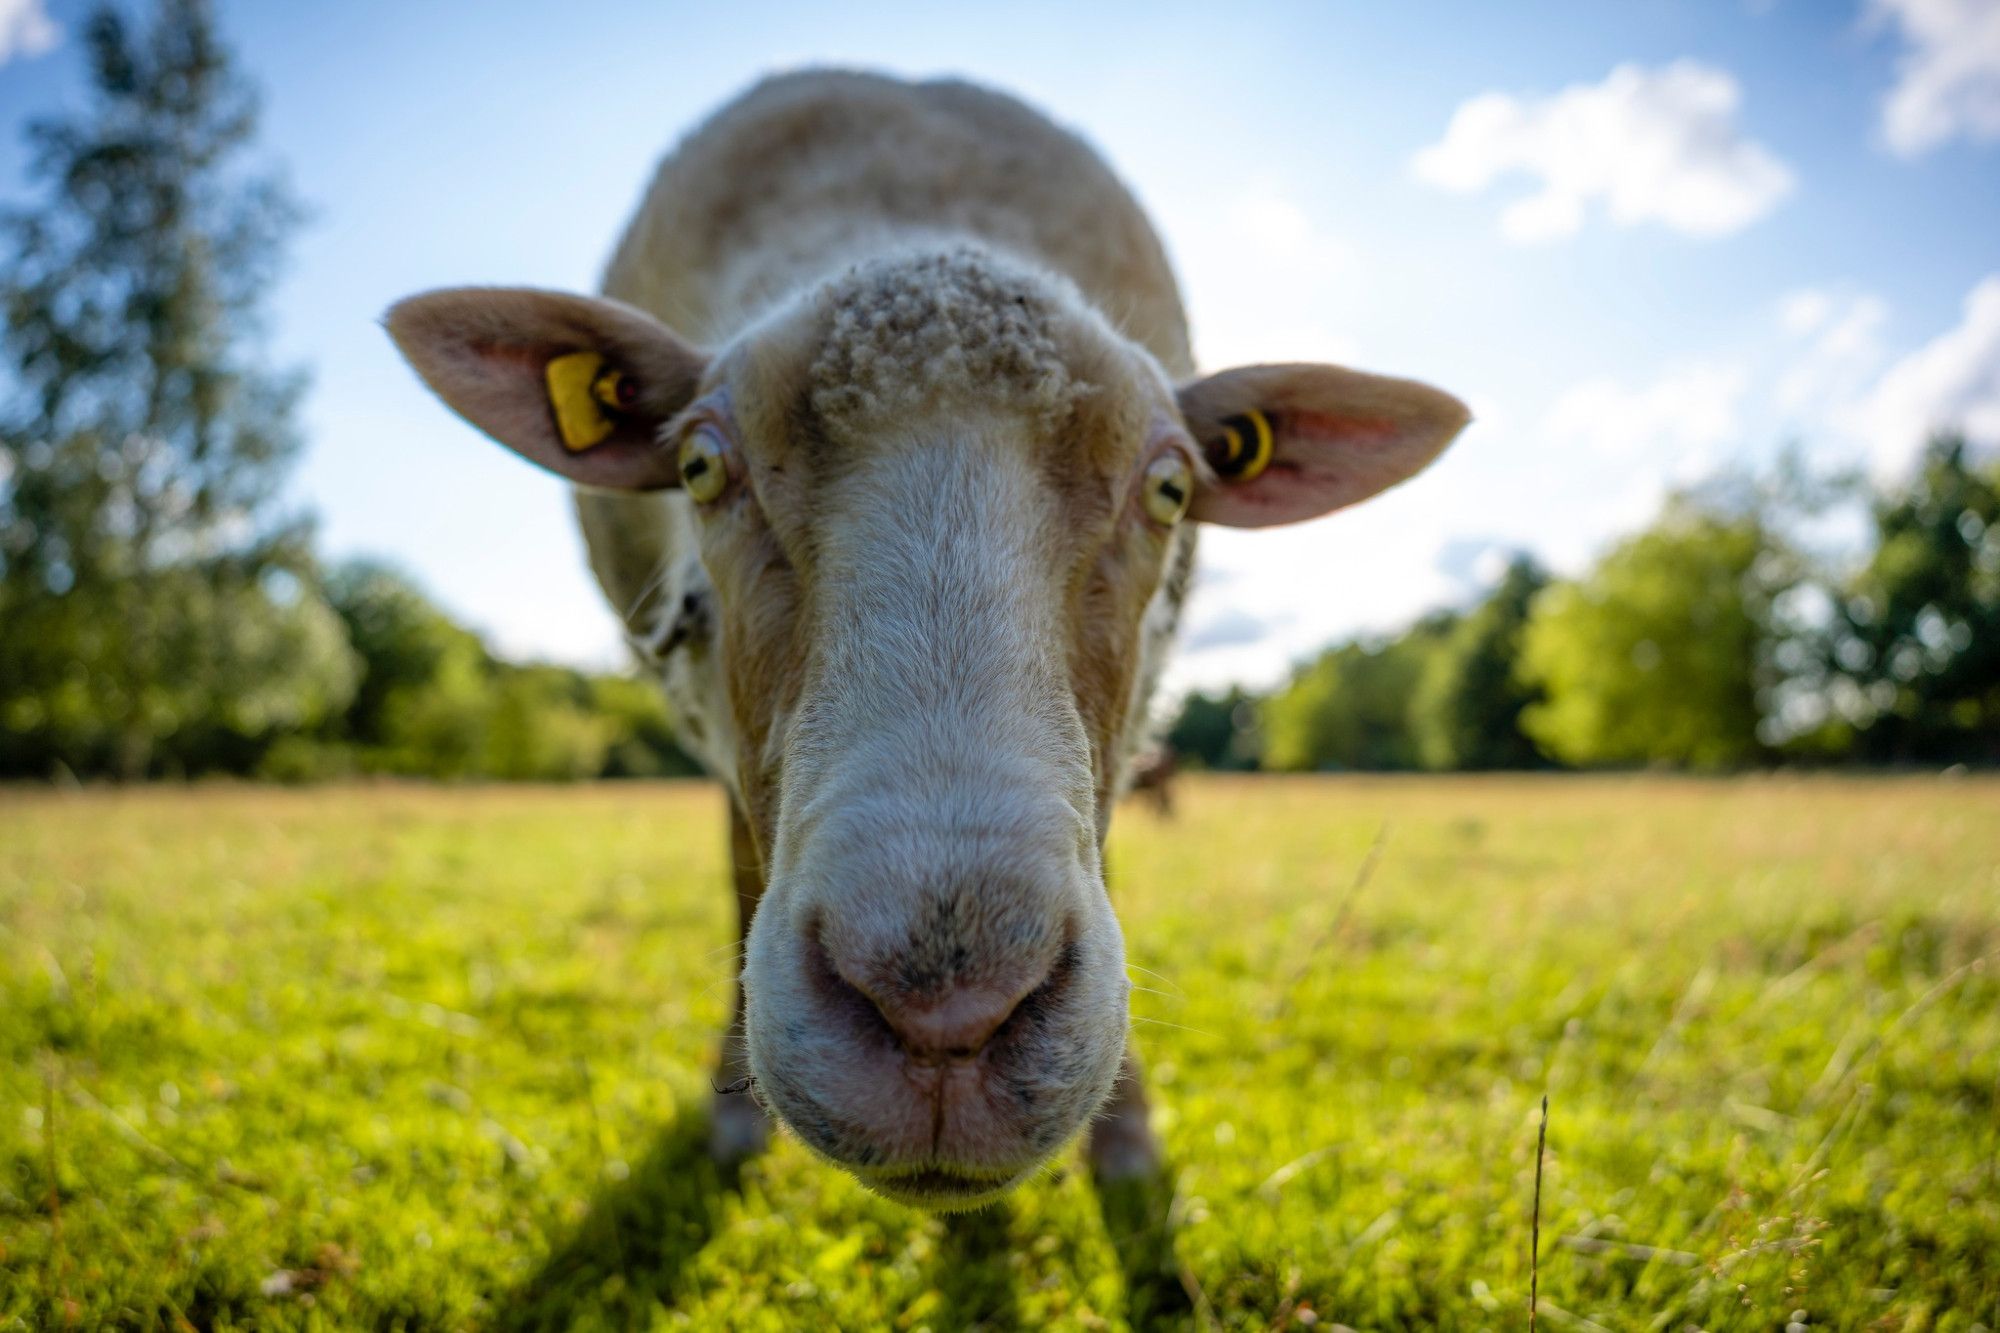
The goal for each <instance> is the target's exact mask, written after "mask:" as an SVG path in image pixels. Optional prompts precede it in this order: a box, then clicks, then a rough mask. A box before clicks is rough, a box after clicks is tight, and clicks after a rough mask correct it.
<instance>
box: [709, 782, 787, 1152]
mask: <svg viewBox="0 0 2000 1333" xmlns="http://www.w3.org/2000/svg"><path fill="white" fill-rule="evenodd" d="M729 855H730V864H731V866H732V871H731V875H732V878H733V880H734V883H735V888H736V959H735V972H736V979H735V987H734V994H733V996H732V998H731V1002H730V1011H729V1030H728V1032H727V1033H725V1034H724V1036H723V1038H722V1055H721V1059H720V1060H718V1061H717V1063H716V1069H715V1087H716V1088H717V1089H718V1091H717V1092H716V1094H715V1098H714V1100H713V1101H712V1102H711V1103H710V1107H709V1118H708V1152H709V1156H710V1157H712V1158H714V1159H715V1161H716V1162H717V1163H719V1164H721V1165H724V1166H728V1165H733V1164H734V1163H737V1162H740V1161H742V1160H743V1159H744V1158H746V1157H754V1156H756V1155H757V1154H758V1153H760V1152H762V1151H764V1148H765V1146H766V1145H767V1144H768V1143H769V1142H770V1140H771V1119H770V1117H769V1116H767V1115H766V1114H765V1113H764V1108H763V1107H762V1106H761V1105H760V1104H759V1103H758V1101H757V1098H756V1095H755V1093H754V1092H753V1091H752V1090H751V1088H750V1087H749V1086H748V1080H749V1077H750V1051H749V1046H748V1043H747V1042H746V1041H745V1040H744V1035H743V945H744V942H745V941H746V940H748V939H749V938H750V917H751V915H752V914H753V913H754V912H755V911H756V910H757V900H758V899H759V898H761V897H763V896H764V867H763V863H762V862H761V861H760V860H759V858H758V856H757V846H756V844H755V843H754V842H753V841H752V840H751V837H750V826H749V824H748V823H747V822H746V821H745V820H744V818H743V815H742V814H741V812H739V811H738V810H737V809H736V807H735V804H734V803H733V802H732V803H731V805H730V808H729Z"/></svg>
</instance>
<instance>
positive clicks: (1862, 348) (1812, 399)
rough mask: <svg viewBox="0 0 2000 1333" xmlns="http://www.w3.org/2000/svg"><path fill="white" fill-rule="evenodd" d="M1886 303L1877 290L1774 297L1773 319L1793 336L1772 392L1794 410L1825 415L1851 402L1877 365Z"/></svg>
mask: <svg viewBox="0 0 2000 1333" xmlns="http://www.w3.org/2000/svg"><path fill="white" fill-rule="evenodd" d="M1888 321H1889V307H1888V304H1887V303H1886V302H1884V301H1883V300H1882V298H1881V297H1879V296H1870V295H1860V296H1840V295H1836V294H1834V293H1831V292H1825V291H1816V290H1806V291H1798V292H1793V293H1791V294H1790V295H1788V296H1786V297H1785V298H1784V299H1782V300H1781V301H1779V302H1778V323H1779V325H1780V326H1781V327H1782V328H1783V329H1784V331H1785V332H1786V333H1788V334H1790V335H1791V336H1792V338H1793V340H1794V347H1793V349H1792V357H1791V362H1790V364H1789V365H1788V366H1787V367H1786V369H1785V370H1784V371H1783V372H1782V373H1781V374H1780V375H1779V376H1778V380H1777V384H1776V387H1775V388H1774V389H1773V393H1772V396H1773V398H1774V400H1775V401H1776V403H1777V405H1778V407H1780V408H1781V409H1783V410H1784V411H1785V412H1787V413H1790V414H1793V415H1794V416H1797V415H1825V414H1826V413H1827V412H1829V411H1831V410H1837V409H1839V408H1840V407H1841V406H1842V405H1843V404H1846V403H1851V402H1852V401H1853V399H1854V397H1855V395H1856V394H1857V393H1858V392H1859V390H1860V386H1862V385H1863V384H1865V383H1866V382H1867V381H1868V380H1869V379H1870V378H1872V377H1873V376H1874V375H1875V373H1876V372H1877V371H1879V370H1880V369H1881V367H1882V362H1883V360H1884V359H1885V356H1886V353H1885V352H1884V350H1883V347H1882V338H1881V333H1882V329H1883V326H1884V325H1886V324H1887V323H1888Z"/></svg>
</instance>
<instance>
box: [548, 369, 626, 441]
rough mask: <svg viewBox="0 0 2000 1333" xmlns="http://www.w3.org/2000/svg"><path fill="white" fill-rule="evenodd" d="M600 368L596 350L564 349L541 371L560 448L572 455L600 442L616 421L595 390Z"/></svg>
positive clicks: (609, 432)
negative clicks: (552, 412) (558, 433)
mask: <svg viewBox="0 0 2000 1333" xmlns="http://www.w3.org/2000/svg"><path fill="white" fill-rule="evenodd" d="M603 370H604V358H603V356H601V355H600V354H598V353H596V352H565V353H564V354H563V355H561V356H558V357H555V358H553V359H552V360H550V362H549V363H548V365H547V366H546V367H544V368H543V370H542V378H543V379H544V380H545V381H547V383H548V386H549V406H550V407H552V408H554V409H555V413H556V429H557V430H558V431H559V432H560V433H561V435H562V442H563V448H565V449H567V450H569V451H570V452H571V453H573V454H577V453H582V452H583V451H584V450H585V449H588V448H590V447H591V446H593V445H598V444H602V443H604V440H605V437H606V436H608V435H610V434H611V430H612V427H613V426H614V425H615V424H616V423H615V422H613V421H612V419H611V417H610V415H609V414H608V413H606V412H605V410H604V407H603V405H602V404H601V403H600V401H599V398H598V395H597V393H596V391H595V386H596V384H597V381H598V379H599V377H600V374H601V373H602V372H603ZM613 373H616V372H613Z"/></svg>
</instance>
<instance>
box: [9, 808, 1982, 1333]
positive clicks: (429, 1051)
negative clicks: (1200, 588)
mask: <svg viewBox="0 0 2000 1333" xmlns="http://www.w3.org/2000/svg"><path fill="white" fill-rule="evenodd" d="M1180 801H1181V813H1180V817H1179V818H1178V819H1177V820H1175V821H1172V822H1162V821H1160V820H1159V819H1158V818H1157V817H1156V816H1154V815H1153V814H1152V813H1151V812H1150V811H1148V810H1145V809H1139V808H1134V809H1130V810H1127V811H1126V812H1124V814H1123V815H1122V816H1121V820H1120V826H1119V828H1118V830H1117V832H1116V833H1115V834H1114V836H1113V840H1112V841H1113V849H1112V865H1113V873H1114V890H1113V892H1114V897H1115V898H1116V899H1117V900H1118V901H1119V904H1120V909H1121V914H1122V916H1123V918H1124V921H1125V923H1126V930H1127V936H1128V940H1129V948H1130V954H1131V959H1132V962H1133V963H1134V964H1135V969H1134V972H1133V976H1134V979H1135V981H1136V982H1137V984H1138V985H1140V986H1141V987H1145V988H1146V989H1144V990H1142V991H1140V992H1139V993H1138V994H1137V995H1136V996H1135V1011H1136V1013H1137V1014H1138V1016H1139V1026H1138V1034H1139V1039H1140V1042H1141V1044H1142V1049H1143V1050H1144V1052H1145V1055H1146V1058H1147V1060H1148V1062H1149V1064H1150V1066H1151V1077H1152V1082H1153V1085H1154V1088H1155V1097H1156V1102H1157V1104H1158V1115H1159V1126H1160V1128H1161V1130H1162V1132H1163V1134H1164V1137H1165V1140H1166V1142H1167V1144H1168V1147H1169V1151H1170V1154H1171V1157H1172V1162H1173V1178H1172V1180H1171V1181H1170V1182H1169V1184H1168V1185H1166V1186H1165V1187H1163V1188H1160V1189H1157V1190H1150V1191H1149V1190H1143V1189H1140V1190H1125V1191H1116V1192H1112V1193H1109V1194H1107V1195H1104V1196H1100V1195H1099V1193H1098V1192H1097V1191H1096V1190H1095V1189H1093V1187H1092V1185H1091V1183H1090V1182H1089V1180H1088V1178H1087V1177H1086V1176H1085V1175H1084V1174H1083V1173H1082V1172H1081V1171H1080V1170H1078V1169H1077V1168H1076V1166H1075V1165H1074V1163H1073V1161H1066V1162H1065V1163H1064V1164H1063V1165H1062V1166H1060V1167H1058V1168H1057V1169H1056V1170H1055V1171H1053V1172H1051V1173H1050V1174H1049V1176H1048V1177H1047V1178H1046V1179H1043V1180H1041V1181H1038V1182H1036V1183H1034V1184H1032V1185H1031V1186H1029V1187H1027V1188H1025V1189H1024V1190H1022V1191H1020V1192H1019V1193H1018V1194H1017V1195H1015V1196H1014V1197H1013V1198H1011V1199H1010V1200H1009V1201H1008V1202H1007V1203H1006V1204H1004V1205H1002V1206H1000V1207H998V1208H995V1209H991V1210H988V1211H986V1212H984V1213H979V1214H973V1215H970V1216H969V1217H966V1218H961V1219H953V1220H950V1221H946V1220H941V1219H937V1218H932V1217H927V1216H923V1215H920V1214H917V1213H913V1212H910V1211H907V1210H905V1209H902V1208H900V1207H898V1206H896V1205H893V1204H890V1203H887V1202H884V1201H882V1200H880V1199H876V1198H874V1197H872V1196H870V1195H868V1194H867V1193H865V1192H864V1191H862V1190H861V1189H860V1188H859V1187H858V1186H856V1185H855V1184H854V1183H853V1182H852V1181H851V1180H849V1179H847V1178H846V1177H844V1176H843V1175H841V1174H840V1173H838V1172H836V1171H834V1170H832V1169H830V1168H828V1167H826V1166H823V1165H821V1164H819V1163H818V1162H815V1161H814V1160H812V1159H811V1158H809V1157H808V1156H807V1155H806V1153H805V1152H804V1151H803V1150H801V1149H800V1148H799V1147H798V1146H797V1145H796V1144H795V1143H790V1142H786V1143H783V1144H781V1146H780V1147H778V1148H777V1149H776V1150H775V1151H774V1152H773V1153H772V1154H770V1155H769V1156H768V1157H766V1158H764V1159H761V1160H759V1161H757V1162H755V1163H753V1164H751V1165H750V1166H748V1167H747V1168H746V1169H744V1170H743V1171H742V1172H741V1174H740V1176H737V1177H734V1178H724V1177H723V1176H722V1175H720V1174H718V1173H717V1172H716V1171H715V1170H714V1169H713V1168H712V1167H710V1166H709V1165H708V1164H707V1162H706V1161H705V1159H704V1158H703V1156H702V1153H701V1146H700V1145H701V1142H702V1134H703V1126H702V1119H703V1115H704V1107H705V1104H706V1099H707V1097H708V1082H707V1071H708V1067H709V1062H710V1060H711V1058H712V1054H713V1051H714V1048H715V1045H716V1034H717V1031H718V1028H719V1026H720V1024H721V1022H722V1021H723V1018H724V1015H725V1012H726V1008H727V999H728V978H729V972H730V951H729V943H730V937H729V933H728V922H727V911H728V901H729V895H728V893H727V892H726V890H725V885H724V880H723V868H722V863H723V842H724V834H723V828H722V817H721V803H720V798H719V797H718V796H717V794H716V793H715V792H714V791H713V790H712V789H710V788H707V787H703V786H696V785H668V786H622V787H598V788H576V789H522V788H495V789H468V790H435V789H424V788H399V787H389V788H374V789H360V790H321V791H263V790H256V789H217V790H146V791H137V792H132V793H124V794H121V793H91V794H85V795H80V796H60V795H54V794H46V795H45V794H28V793H22V792H13V793H6V794H0V1329H6V1328H22V1327H25V1328H61V1327H65V1326H75V1327H85V1328H88V1327H99V1326H106V1325H111V1326H131V1327H194V1328H201V1329H209V1328H218V1329H220V1328H249V1327H279V1328H348V1327H367V1328H381V1329H391V1328H407V1329H418V1328H426V1329H428V1328H462V1327H471V1326H480V1327H485V1326H491V1327H503V1328H535V1327H561V1326H572V1325H573V1326H579V1327H613V1328H616V1327H630V1326H639V1327H646V1326H649V1325H650V1326H657V1327H666V1328H678V1327H693V1328H718V1329H721V1328H727V1329H762V1328H770V1329H776V1328H791V1327H815V1328H845V1329H874V1328H894V1329H903V1330H914V1329H920V1328H930V1329H936V1330H943V1329H955V1328H965V1327H972V1326H984V1327H988V1328H1010V1327H1015V1326H1023V1327H1049V1328H1073V1329H1098V1328H1122V1327H1128V1326H1153V1325H1163V1326H1167V1327H1183V1326H1184V1327H1205V1326H1206V1327H1212V1326H1220V1327H1225V1328H1267V1327H1269V1328H1292V1329H1297V1328H1305V1327H1313V1326H1317V1327H1318V1328H1321V1329H1325V1328H1329V1327H1333V1326H1336V1325H1341V1324H1344V1325H1347V1326H1350V1327H1352V1328H1355V1329H1424V1328H1436V1327H1446V1328H1464V1329H1476V1328H1492V1329H1522V1328H1525V1327H1527V1324H1528V1291H1529V1282H1530V1254H1529V1235H1530V1229H1531V1219H1530V1207H1531V1200H1532V1196H1533V1191H1534V1182H1535V1172H1536V1126H1537V1119H1538V1105H1539V1100H1540V1098H1541V1096H1542V1095H1543V1093H1544V1092H1545V1091H1546V1092H1547V1093H1548V1095H1549V1098H1550V1110H1549V1124H1548V1146H1547V1152H1546V1158H1545V1162H1544V1166H1543V1170H1544V1172H1545V1177H1544V1181H1543V1186H1542V1197H1541V1205H1540V1234H1541V1238H1542V1244H1541V1254H1540V1264H1539V1267H1540V1272H1539V1284H1540V1293H1541V1304H1540V1326H1541V1327H1543V1328H1546V1329H1555V1330H1562V1329H1593V1328H1605V1329H1659V1330H1681V1329H1683V1328H1691V1327H1698V1328H1704V1329H1711V1330H1723V1329H1760V1330H1763V1329H1782V1328H1784V1327H1785V1326H1786V1324H1787V1323H1788V1322H1800V1323H1805V1324H1807V1325H1808V1326H1809V1327H1811V1328H1815V1329H1820V1328H1824V1329H1875V1328H1880V1329H1939V1330H1949V1329H1958V1330H1969V1329H1972V1328H1974V1327H1976V1326H1979V1325H1980V1324H1982V1323H1983V1324H1984V1325H1985V1326H1986V1327H1988V1328H1996V1327H2000V1102H1997V1101H1996V1094H2000V975H1996V970H1997V969H2000V957H1996V951H2000V783H1996V782H1994V781H1991V780H1984V779H1975V780H1967V781H1958V782H1948V781H1941V780H1934V779H1904V780H1835V779H1825V780H1791V779H1785V780H1775V779H1752V780H1740V781H1734V782H1695V781H1673V780H1659V779H1650V778H1629V779H1576V778H1533V779H1438V780H1430V779H1409V780H1359V779H1327V780H1316V779H1299V780H1282V779H1267V780H1242V781H1229V780H1221V779H1212V780H1207V781H1191V782H1188V783H1187V784H1186V785H1185V786H1184V788H1183V790H1182V791H1181V793H1180ZM1385 826H1386V827H1387V833H1386V835H1384V834H1383V832H1382V830H1383V829H1384V827H1385ZM1378 838H1381V840H1382V841H1381V847H1380V852H1379V859H1378V861H1377V864H1376V865H1375V866H1374V868H1373V870H1372V873H1371V874H1369V875H1367V876H1365V877H1359V878H1358V877H1357V867H1359V866H1360V865H1361V864H1362V862H1363V860H1364V858H1365V857H1366V856H1367V855H1368V854H1369V851H1370V848H1371V846H1373V845H1374V844H1375V843H1376V842H1377V840H1378Z"/></svg>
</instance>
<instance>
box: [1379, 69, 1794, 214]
mask: <svg viewBox="0 0 2000 1333" xmlns="http://www.w3.org/2000/svg"><path fill="white" fill-rule="evenodd" d="M1741 101H1742V92H1741V90H1740V89H1739V88H1738V87H1737V84H1736V80H1735V79H1734V78H1733V77H1732V76H1731V75H1730V74H1729V73H1728V72H1727V71H1725V70H1720V69H1716V68H1715V67H1713V66H1710V65H1703V64H1700V63H1698V62H1696V61H1692V60H1679V61H1675V62H1674V63H1673V64H1670V65H1666V66H1662V67H1660V68H1658V69H1647V68H1644V67H1642V66H1639V65H1633V64H1626V65H1620V66H1618V67H1617V68H1616V69H1614V70H1612V71H1611V73H1610V74H1609V75H1608V76H1606V78H1605V79H1604V81H1603V82H1602V83H1597V84H1574V85H1572V86H1570V87H1568V88H1565V89H1563V90H1562V91H1561V92H1559V93H1556V94H1554V95H1552V96H1549V97H1543V98H1519V97H1514V96H1511V95H1509V94H1507V93H1485V94H1483V95H1481V96H1479V97H1475V98H1472V99H1471V100H1469V101H1467V102H1464V103H1462V104H1461V105H1460V106H1459V108H1458V110H1457V111H1456V112H1455V113H1453V115H1452V118H1451V124H1450V126H1449V127H1448V128H1447V129H1446V130H1445V135H1444V138H1443V139H1442V140H1440V141H1439V142H1437V143H1435V144H1432V145H1431V146H1430V147H1428V148H1426V149H1424V150H1423V151H1422V152H1420V153H1418V154H1417V155H1416V157H1415V158H1414V159H1413V160H1412V162H1411V166H1412V169H1413V170H1414V171H1415V172H1416V175H1417V177H1418V178H1419V179H1421V180H1424V181H1427V182H1429V183H1430V184H1432V185H1435V186H1438V187H1439V188H1441V189H1446V190H1451V191H1455V192H1457V193H1460V194H1471V193H1475V192H1477V191H1480V190H1484V189H1485V188H1487V187H1488V186H1489V185H1492V184H1493V183H1494V182H1495V181H1497V180H1500V179H1501V178H1503V177H1506V176H1510V175H1513V174H1515V173H1520V174H1523V175H1527V176H1530V177H1533V178H1535V179H1536V180H1538V181H1539V183H1540V187H1541V188H1540V189H1539V190H1537V191H1536V192H1535V193H1533V194H1530V195H1529V196H1528V197H1527V198H1525V199H1519V200H1516V201H1515V202H1513V203H1511V204H1509V205H1508V206H1507V207H1506V208H1505V209H1504V210H1503V211H1502V212H1501V214H1500V230H1501V231H1502V233H1503V234H1505V235H1506V236H1507V237H1508V238H1509V239H1510V240H1514V241H1523V242H1527V241H1547V240H1554V239H1558V238H1561V237H1565V236H1572V235H1575V234H1576V232H1577V231H1579V230H1580V229H1581V228H1582V226H1583V223H1584V220H1585V218H1586V216H1587V214H1588V213H1589V212H1590V211H1591V206H1592V204H1593V203H1596V202H1601V204H1602V206H1603V208H1604V211H1605V213H1606V215H1607V216H1608V217H1609V218H1610V219H1611V221H1612V222H1614V223H1616V224H1617V225H1619V226H1624V227H1629V226H1634V225H1637V224H1639V223H1643V222H1656V223H1659V224H1661V225H1663V226H1666V227H1671V228H1672V229H1674V230H1675V231H1679V232H1683V233H1685V234H1687V235H1690V236H1721V235H1724V234H1727V233H1729V232H1733V231H1738V230H1740V229H1742V228H1744V227H1747V226H1749V225H1750V224H1751V223H1752V222H1755V221H1756V220H1757V219H1758V218H1761V217H1763V216H1764V215H1765V214H1766V213H1768V212H1770V211H1771V209H1772V208H1774V207H1776V206H1777V203H1778V201H1779V200H1781V199H1783V198H1784V197H1785V195H1787V194H1788V193H1790V191H1791V189H1792V173H1791V170H1790V169H1789V168H1788V167H1786V166H1785V164H1784V163H1783V162H1782V161H1780V160H1779V159H1778V158H1777V156H1776V155H1775V154H1773V153H1772V152H1771V151H1770V150H1769V149H1767V148H1765V147H1764V146H1763V145H1761V144H1759V143H1756V142H1754V141H1752V140H1750V139H1747V138H1745V137H1744V136H1743V134H1742V133H1741V131H1740V130H1739V129H1738V128H1737V125H1736V112H1737V108H1738V106H1739V104H1740V103H1741Z"/></svg>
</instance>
